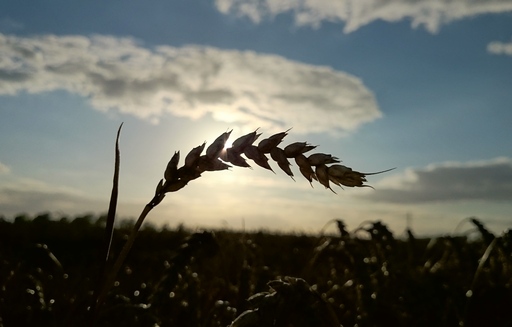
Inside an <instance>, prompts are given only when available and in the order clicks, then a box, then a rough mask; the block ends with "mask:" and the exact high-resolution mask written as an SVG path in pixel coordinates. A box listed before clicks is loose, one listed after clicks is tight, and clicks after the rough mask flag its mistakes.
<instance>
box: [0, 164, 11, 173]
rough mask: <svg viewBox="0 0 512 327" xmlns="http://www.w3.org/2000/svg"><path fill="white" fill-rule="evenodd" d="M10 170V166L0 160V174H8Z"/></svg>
mask: <svg viewBox="0 0 512 327" xmlns="http://www.w3.org/2000/svg"><path fill="white" fill-rule="evenodd" d="M10 171H11V168H9V166H7V165H6V164H3V163H1V162H0V174H8V173H9V172H10Z"/></svg>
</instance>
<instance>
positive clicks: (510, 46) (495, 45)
mask: <svg viewBox="0 0 512 327" xmlns="http://www.w3.org/2000/svg"><path fill="white" fill-rule="evenodd" d="M487 52H489V53H491V54H495V55H507V56H512V41H511V42H508V43H507V42H499V41H493V42H491V43H489V44H488V45H487Z"/></svg>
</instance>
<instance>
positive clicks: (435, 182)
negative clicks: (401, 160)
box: [365, 158, 512, 204]
mask: <svg viewBox="0 0 512 327" xmlns="http://www.w3.org/2000/svg"><path fill="white" fill-rule="evenodd" d="M375 188H376V189H377V191H376V192H373V193H368V194H367V195H365V198H366V199H368V200H373V201H382V202H389V203H398V204H420V203H431V202H450V201H461V200H470V201H471V200H483V201H510V199H512V159H510V158H497V159H494V160H489V161H483V162H476V163H445V164H438V165H432V166H429V167H427V168H425V169H414V170H407V171H406V172H405V173H404V174H402V175H396V176H394V177H391V178H387V179H384V180H382V181H381V183H379V184H377V185H375Z"/></svg>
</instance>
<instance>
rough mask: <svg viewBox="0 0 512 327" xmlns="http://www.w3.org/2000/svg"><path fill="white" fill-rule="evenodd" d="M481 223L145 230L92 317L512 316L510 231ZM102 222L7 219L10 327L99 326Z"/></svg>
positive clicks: (437, 320)
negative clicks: (314, 230)
mask: <svg viewBox="0 0 512 327" xmlns="http://www.w3.org/2000/svg"><path fill="white" fill-rule="evenodd" d="M471 223H472V226H473V227H475V229H476V230H477V232H475V233H472V234H471V235H472V236H475V235H476V236H478V237H477V238H476V239H474V240H471V241H470V240H468V239H467V238H466V237H442V238H437V239H431V240H425V239H415V238H414V236H413V234H412V232H409V236H408V238H407V239H404V240H399V239H395V238H394V237H393V235H392V234H391V233H390V232H389V231H388V230H387V228H386V226H384V225H383V224H381V223H380V222H373V223H368V224H366V225H365V226H363V227H362V228H361V229H359V230H358V231H357V232H353V233H347V232H346V231H345V229H344V227H343V223H342V222H339V221H338V227H339V234H338V235H335V236H330V237H320V236H318V237H312V236H306V235H274V234H268V233H261V232H260V233H248V234H243V233H235V232H229V231H215V232H208V231H205V232H199V233H192V232H189V231H186V230H173V231H170V230H162V231H160V230H155V229H153V228H145V229H143V230H142V231H141V232H140V234H139V235H138V237H137V240H136V242H135V245H134V247H133V249H132V252H131V254H130V255H129V257H128V259H127V262H126V264H125V267H124V268H123V270H122V272H121V274H120V276H119V278H118V279H117V282H116V284H115V287H114V288H113V289H112V291H111V292H110V293H109V296H108V298H107V300H106V303H105V304H104V305H103V306H102V307H101V311H100V313H99V317H98V320H97V322H96V326H177V327H188V326H194V327H197V326H201V327H213V326H229V325H230V324H231V323H232V322H233V321H235V322H234V323H233V325H232V326H237V327H247V326H249V327H252V326H262V327H266V326H283V327H313V326H327V327H330V326H340V325H342V326H359V327H364V326H461V325H464V326H512V288H511V287H512V285H511V283H512V232H511V231H509V232H508V233H506V234H504V235H501V236H496V237H495V236H494V235H492V234H491V233H489V232H488V231H487V230H486V229H485V227H484V226H483V225H481V224H480V223H479V222H478V221H477V220H474V219H473V220H471ZM128 227H129V226H125V227H124V228H121V229H118V230H116V232H115V233H116V235H115V237H114V244H113V253H112V255H116V254H117V253H118V251H119V250H120V248H121V247H122V245H123V239H124V238H125V237H126V236H125V235H126V234H127V233H128V231H129V229H128ZM103 232H104V219H96V218H93V217H88V216H86V217H78V218H76V219H74V220H66V219H62V220H58V221H55V220H52V219H51V217H49V216H48V215H40V216H38V217H35V218H34V219H33V220H32V219H28V217H23V216H20V217H17V218H16V219H15V221H14V222H13V223H11V222H8V221H5V220H4V219H1V218H0V326H6V327H10V326H88V325H90V322H89V320H90V319H89V318H90V315H89V314H88V311H87V308H88V306H90V305H91V301H92V293H93V290H94V289H95V288H96V287H97V279H98V272H99V264H98V262H99V261H100V260H99V259H100V258H99V256H98V255H99V252H100V247H101V245H102V238H103ZM473 238H474V237H473ZM258 293H259V294H258ZM255 294H256V295H255ZM248 299H249V300H248ZM248 310H252V311H248ZM243 312H245V314H243V315H242V313H243ZM240 316H241V317H240ZM237 317H238V319H237ZM235 319H236V320H235Z"/></svg>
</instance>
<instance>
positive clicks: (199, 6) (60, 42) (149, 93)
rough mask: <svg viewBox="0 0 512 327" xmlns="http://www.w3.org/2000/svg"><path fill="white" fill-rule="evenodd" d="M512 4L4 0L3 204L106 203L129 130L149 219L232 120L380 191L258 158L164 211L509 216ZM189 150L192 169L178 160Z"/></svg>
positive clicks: (60, 208)
mask: <svg viewBox="0 0 512 327" xmlns="http://www.w3.org/2000/svg"><path fill="white" fill-rule="evenodd" d="M511 103H512V1H510V0H501V1H498V0H486V1H483V0H477V1H475V0H472V1H469V0H458V1H447V0H444V1H443V0H428V1H416V0H415V1H412V0H386V1H382V0H366V1H360V0H321V1H320V0H317V1H308V0H259V1H254V0H215V1H213V0H209V1H208V0H176V1H164V0H152V1H141V0H134V1H129V2H120V1H108V2H105V1H99V0H93V1H61V0H53V1H37V2H33V1H26V0H17V1H9V0H8V1H2V2H1V3H0V215H4V216H5V217H7V218H8V219H9V218H12V217H14V216H15V215H17V214H20V213H27V214H29V215H34V214H37V213H41V212H51V213H52V214H53V215H55V216H56V217H58V216H66V215H68V216H73V215H80V214H85V213H94V214H101V213H105V212H106V211H107V208H108V202H109V196H110V192H111V188H112V174H113V169H114V144H115V136H116V132H117V129H118V127H119V126H120V124H121V123H123V128H122V131H121V137H120V150H121V172H120V173H121V175H120V194H119V206H118V215H119V217H121V218H130V217H137V216H138V214H139V213H140V211H141V210H142V209H143V207H144V205H145V204H146V203H147V202H148V201H149V200H150V199H151V198H152V196H153V194H154V189H155V186H156V185H157V183H158V181H159V180H160V179H161V178H162V177H163V172H164V169H165V167H166V165H167V162H168V161H169V159H170V158H171V156H172V155H173V153H174V152H175V151H180V153H181V154H182V158H183V157H184V156H185V155H186V153H188V151H189V150H191V149H192V148H193V147H195V146H198V145H200V144H202V143H203V142H204V141H206V142H207V145H208V144H211V143H212V142H213V141H214V140H215V139H216V138H217V136H219V135H220V134H222V133H224V132H226V131H228V130H233V132H232V134H231V135H232V137H231V139H230V140H231V141H232V140H234V139H236V138H237V137H239V136H242V135H244V134H246V133H249V132H252V131H254V130H256V129H257V128H259V129H258V132H261V133H262V136H260V139H262V138H265V137H269V136H271V135H272V134H274V133H278V132H283V131H285V130H287V129H289V128H291V130H290V131H289V132H288V133H289V134H288V135H287V136H286V137H285V139H284V141H283V143H282V146H283V147H284V146H285V145H287V144H290V143H293V142H298V141H301V142H302V141H306V142H308V143H311V144H313V145H318V147H317V148H316V149H315V151H316V152H322V153H329V154H332V155H334V156H336V157H339V158H340V159H341V160H342V164H343V165H346V166H348V167H351V168H352V169H354V170H356V171H360V172H365V173H371V172H376V171H381V170H385V169H389V168H395V167H396V169H394V170H392V171H390V172H386V173H383V174H378V175H371V176H368V184H369V185H371V186H373V187H374V189H371V188H344V189H340V188H337V187H333V189H334V190H335V191H336V194H335V193H333V192H331V191H329V190H326V189H325V188H324V187H323V186H322V185H320V184H318V183H315V184H313V187H311V185H310V184H309V182H308V181H307V180H305V179H304V178H302V176H301V175H300V173H299V172H298V169H297V168H296V166H294V167H293V168H292V169H293V171H294V174H295V181H294V180H292V179H291V178H290V177H288V176H287V175H286V174H285V173H284V172H282V171H280V170H279V168H278V167H277V165H275V164H271V165H272V166H273V168H274V171H275V174H274V173H272V172H270V171H267V170H265V169H261V168H260V167H258V166H257V165H254V164H252V169H244V168H239V167H234V168H232V169H230V170H229V171H222V172H207V173H204V174H203V176H202V177H201V178H199V179H197V180H194V181H192V182H191V183H189V185H187V186H186V187H185V188H183V189H182V190H180V191H179V192H176V193H170V194H168V195H167V197H166V198H165V199H164V201H163V202H162V203H161V204H160V205H159V206H158V207H156V208H155V209H154V210H153V212H152V213H151V214H150V215H149V217H148V221H149V222H150V223H152V224H154V225H157V226H162V225H167V226H169V227H170V228H173V227H175V226H177V225H178V224H183V225H185V226H187V227H189V228H192V229H199V228H229V229H236V230H241V229H245V230H260V229H263V230H270V231H284V232H306V233H315V232H318V231H320V230H321V229H322V228H323V227H324V226H325V225H326V224H327V223H328V222H329V221H331V220H332V219H341V220H343V221H344V222H345V223H346V224H347V226H348V229H349V230H354V229H356V228H357V227H358V226H360V225H361V224H364V223H365V222H367V221H377V220H380V221H382V222H383V223H385V224H386V225H388V226H389V228H390V229H391V230H392V231H393V232H394V233H395V235H397V236H400V235H403V232H404V230H405V229H406V228H407V227H410V228H411V229H412V230H413V231H414V232H415V233H416V234H418V235H425V236H427V235H442V234H452V233H455V232H463V233H471V231H472V229H473V227H474V226H472V225H471V224H470V223H468V222H467V220H466V219H465V218H468V217H478V219H480V220H481V221H482V222H483V223H484V224H485V225H486V226H487V227H488V228H489V229H490V230H491V231H493V232H495V233H497V234H499V233H501V232H502V231H504V230H506V229H508V228H512V216H511V213H512V201H511V199H512V141H511V140H512V128H511V126H512V108H511ZM182 163H183V162H181V163H180V165H181V164H182Z"/></svg>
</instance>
